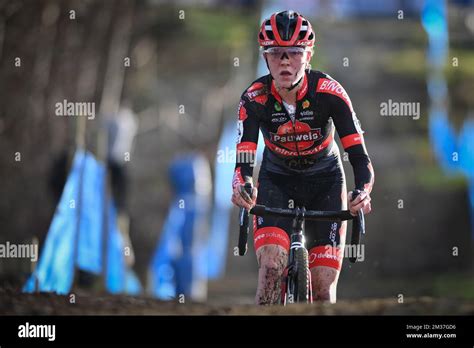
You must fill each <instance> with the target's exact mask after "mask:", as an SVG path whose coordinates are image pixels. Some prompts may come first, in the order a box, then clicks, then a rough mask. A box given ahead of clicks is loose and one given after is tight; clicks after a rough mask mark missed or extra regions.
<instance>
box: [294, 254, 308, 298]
mask: <svg viewBox="0 0 474 348" xmlns="http://www.w3.org/2000/svg"><path fill="white" fill-rule="evenodd" d="M295 263H296V265H295V266H296V267H295V268H296V284H295V285H296V291H295V297H296V298H295V302H300V303H308V302H310V298H309V294H310V291H309V290H310V286H311V283H310V277H309V269H308V250H306V248H298V249H296V251H295Z"/></svg>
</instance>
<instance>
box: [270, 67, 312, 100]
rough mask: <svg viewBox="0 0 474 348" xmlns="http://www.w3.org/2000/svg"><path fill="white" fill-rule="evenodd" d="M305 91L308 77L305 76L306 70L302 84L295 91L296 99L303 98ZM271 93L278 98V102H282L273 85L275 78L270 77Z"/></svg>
mask: <svg viewBox="0 0 474 348" xmlns="http://www.w3.org/2000/svg"><path fill="white" fill-rule="evenodd" d="M307 91H308V77H307V76H306V72H305V74H304V77H303V85H302V86H301V88H300V89H299V90H298V92H296V101H299V100H301V99H303V98H304V96H305V95H306V92H307ZM272 94H273V96H274V97H275V98H276V100H278V101H279V102H280V103H282V102H283V100H282V99H281V97H280V95H279V94H278V91H277V89H276V87H275V80H273V79H272Z"/></svg>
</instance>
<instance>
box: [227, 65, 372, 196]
mask: <svg viewBox="0 0 474 348" xmlns="http://www.w3.org/2000/svg"><path fill="white" fill-rule="evenodd" d="M259 130H260V131H261V132H262V135H263V138H264V140H265V150H264V154H263V161H262V167H263V168H264V169H265V170H267V171H269V172H274V173H278V174H283V175H293V174H299V175H319V174H321V175H324V174H330V173H331V172H332V171H334V170H335V168H336V167H337V166H338V163H339V162H340V159H339V156H340V155H339V149H338V147H337V144H336V143H335V141H334V135H335V130H337V133H338V135H339V138H340V139H341V143H342V146H343V147H344V150H345V151H347V153H348V154H349V161H350V163H351V164H352V167H353V169H354V177H355V184H356V188H358V189H365V190H367V191H369V192H370V191H371V189H372V185H373V182H374V173H373V169H372V165H371V162H370V159H369V156H368V154H367V150H366V147H365V144H364V137H363V131H362V129H361V127H360V123H359V121H358V119H357V117H356V114H355V112H354V110H353V107H352V103H351V100H350V98H349V96H348V95H347V93H346V91H345V90H344V88H343V87H342V86H341V85H340V84H339V83H338V82H337V81H336V80H334V79H332V78H331V77H330V76H329V75H327V74H325V73H322V72H319V71H313V70H311V71H310V70H307V71H306V73H305V76H304V78H303V84H302V86H301V88H300V89H299V90H298V93H297V98H296V111H295V115H294V117H293V118H292V117H290V114H289V113H288V112H287V110H286V108H285V106H284V103H283V100H282V99H281V97H280V95H279V94H278V92H277V90H276V88H275V85H274V81H273V79H272V77H271V75H266V76H263V77H261V78H259V79H257V80H256V81H254V82H253V83H252V84H251V85H250V87H249V88H248V89H247V90H246V91H245V92H244V93H243V94H242V97H241V100H240V104H239V109H238V137H237V160H236V167H235V173H234V180H233V185H234V186H235V185H236V184H242V183H244V178H245V177H246V176H248V177H252V173H253V166H254V160H255V156H253V154H255V152H256V149H257V141H258V135H259V134H258V132H259Z"/></svg>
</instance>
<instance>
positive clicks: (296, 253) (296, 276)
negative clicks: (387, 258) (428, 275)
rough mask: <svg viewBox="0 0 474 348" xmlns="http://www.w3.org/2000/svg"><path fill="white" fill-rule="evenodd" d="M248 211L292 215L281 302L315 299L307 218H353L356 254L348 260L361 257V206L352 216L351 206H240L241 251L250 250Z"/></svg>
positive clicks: (354, 260) (363, 221)
mask: <svg viewBox="0 0 474 348" xmlns="http://www.w3.org/2000/svg"><path fill="white" fill-rule="evenodd" d="M245 190H246V191H247V193H249V194H251V192H252V186H251V185H250V184H248V183H247V184H245ZM360 192H361V191H359V190H354V191H353V196H352V199H355V198H356V197H357V196H358V195H359V194H360ZM249 214H253V215H256V216H265V215H273V216H280V217H289V218H293V224H292V233H291V235H290V252H289V255H288V265H287V267H286V268H285V270H284V272H283V276H282V285H281V304H282V305H286V304H287V303H298V302H300V303H301V302H302V303H312V300H313V298H312V291H311V273H310V271H309V266H308V250H307V249H306V247H305V245H304V222H305V220H319V221H321V220H329V221H334V220H339V221H345V220H353V222H352V239H351V245H353V246H354V245H355V246H356V248H355V249H356V250H357V252H356V255H351V256H350V257H349V261H350V262H351V263H355V262H356V261H357V259H358V256H359V255H358V252H359V248H358V245H359V243H360V241H361V234H365V219H364V213H363V212H362V211H360V210H359V212H358V214H357V216H353V215H352V214H351V213H350V212H349V210H341V211H319V210H306V209H305V207H296V208H294V209H284V208H272V207H266V206H264V205H255V206H254V207H253V208H252V209H251V210H250V211H247V209H245V208H240V214H239V215H240V221H239V224H240V233H239V245H238V248H239V255H240V256H244V255H245V254H246V253H247V240H248V233H249Z"/></svg>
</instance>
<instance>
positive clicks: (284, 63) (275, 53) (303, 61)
mask: <svg viewBox="0 0 474 348" xmlns="http://www.w3.org/2000/svg"><path fill="white" fill-rule="evenodd" d="M263 54H264V56H265V57H266V58H267V62H268V66H269V68H270V73H271V74H272V76H273V79H274V80H275V82H276V83H277V84H278V85H279V86H281V87H286V88H289V87H291V85H292V84H293V83H295V82H296V81H298V80H299V79H300V78H301V77H302V76H303V74H304V70H305V68H306V66H307V65H308V63H309V61H310V60H311V52H310V51H307V50H305V49H304V48H303V47H271V48H268V49H266V50H265V51H264V52H263Z"/></svg>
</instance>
